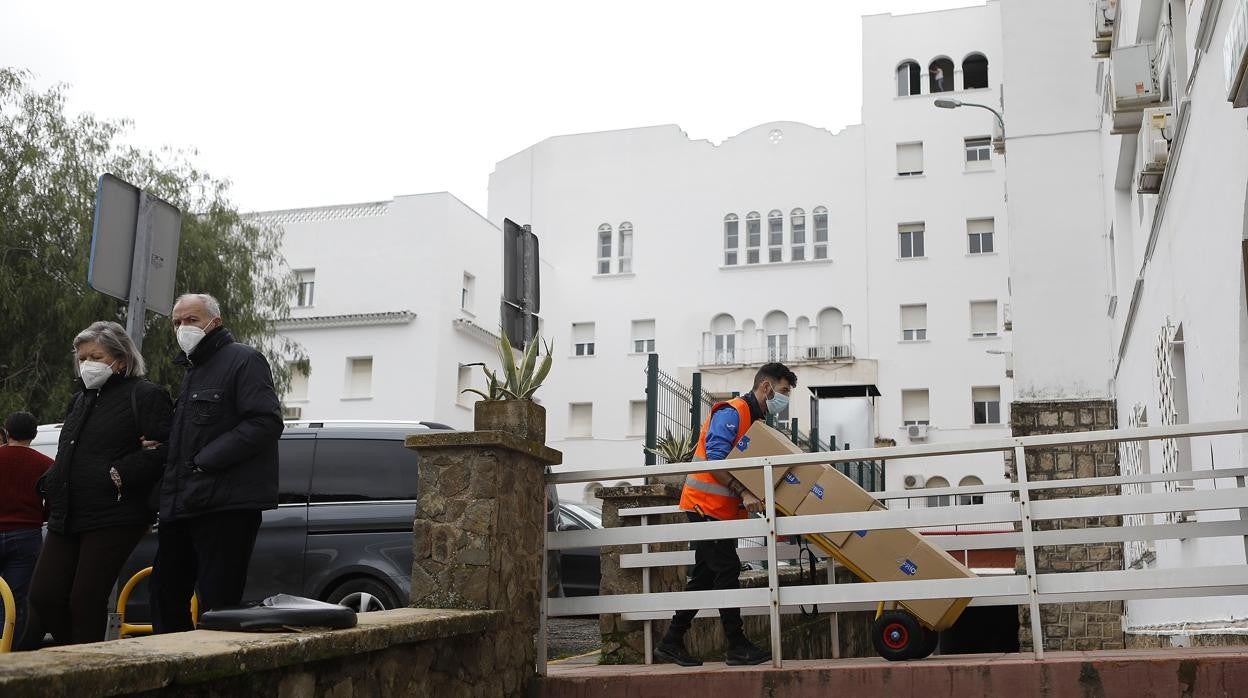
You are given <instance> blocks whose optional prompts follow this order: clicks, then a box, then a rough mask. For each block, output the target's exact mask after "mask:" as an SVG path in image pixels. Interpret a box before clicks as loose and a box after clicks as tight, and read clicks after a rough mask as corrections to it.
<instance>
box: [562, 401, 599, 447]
mask: <svg viewBox="0 0 1248 698" xmlns="http://www.w3.org/2000/svg"><path fill="white" fill-rule="evenodd" d="M593 435H594V404H593V403H592V402H572V403H568V438H570V439H588V438H590V437H591V436H593Z"/></svg>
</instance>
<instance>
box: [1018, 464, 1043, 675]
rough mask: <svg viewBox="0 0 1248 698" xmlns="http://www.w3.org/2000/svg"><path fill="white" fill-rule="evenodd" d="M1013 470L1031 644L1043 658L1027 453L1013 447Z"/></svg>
mask: <svg viewBox="0 0 1248 698" xmlns="http://www.w3.org/2000/svg"><path fill="white" fill-rule="evenodd" d="M1014 471H1015V472H1017V473H1018V505H1019V507H1020V508H1021V509H1022V512H1021V514H1022V516H1020V517H1019V518H1021V519H1022V529H1023V531H1022V532H1023V560H1024V561H1025V564H1026V568H1027V596H1028V598H1029V601H1028V605H1029V606H1030V609H1031V646H1032V651H1033V652H1035V655H1036V661H1039V660H1042V659H1044V627H1043V626H1042V625H1041V622H1040V597H1039V590H1038V589H1037V588H1036V547H1035V536H1034V535H1033V533H1032V526H1031V488H1029V487H1028V486H1027V454H1026V449H1025V448H1023V447H1022V446H1015V447H1014Z"/></svg>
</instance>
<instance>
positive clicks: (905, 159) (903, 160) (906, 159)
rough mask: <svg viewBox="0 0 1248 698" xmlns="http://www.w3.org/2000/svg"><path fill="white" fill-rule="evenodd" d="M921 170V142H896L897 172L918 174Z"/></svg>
mask: <svg viewBox="0 0 1248 698" xmlns="http://www.w3.org/2000/svg"><path fill="white" fill-rule="evenodd" d="M921 172H923V144H922V143H898V144H897V174H919V173H921Z"/></svg>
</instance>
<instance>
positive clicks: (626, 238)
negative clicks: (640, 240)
mask: <svg viewBox="0 0 1248 698" xmlns="http://www.w3.org/2000/svg"><path fill="white" fill-rule="evenodd" d="M617 268H618V269H619V272H620V273H621V274H628V273H630V272H632V271H633V224H632V223H621V224H620V264H619V267H617Z"/></svg>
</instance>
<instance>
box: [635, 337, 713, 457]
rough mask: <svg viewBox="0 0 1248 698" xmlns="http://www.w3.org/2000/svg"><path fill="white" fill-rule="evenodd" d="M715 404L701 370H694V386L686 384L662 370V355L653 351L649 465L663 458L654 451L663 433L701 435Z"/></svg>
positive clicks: (648, 407) (649, 365)
mask: <svg viewBox="0 0 1248 698" xmlns="http://www.w3.org/2000/svg"><path fill="white" fill-rule="evenodd" d="M714 404H715V400H714V399H712V398H711V395H710V393H707V392H706V391H705V390H703V389H702V374H701V373H695V374H693V385H692V386H685V385H682V384H681V382H680V381H679V380H677V379H676V378H674V377H672V376H671V375H669V374H667V373H664V372H663V371H662V370H660V369H659V355H658V354H651V355H650V356H649V359H648V360H647V361H646V446H645V448H646V450H645V457H646V465H655V464H656V463H658V462H659V460H660V458H659V457H658V456H656V455H655V454H654V453H652V449H654V448H655V446H656V445H657V444H658V441H659V437H661V436H664V435H665V434H667V433H669V432H670V433H671V434H672V436H674V437H677V438H679V437H684V436H688V435H690V434H693V435H694V438H697V434H698V432H699V431H700V430H701V428H702V422H703V421H704V420H705V419H706V415H708V414H710V411H711V407H712V406H713V405H714Z"/></svg>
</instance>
